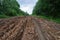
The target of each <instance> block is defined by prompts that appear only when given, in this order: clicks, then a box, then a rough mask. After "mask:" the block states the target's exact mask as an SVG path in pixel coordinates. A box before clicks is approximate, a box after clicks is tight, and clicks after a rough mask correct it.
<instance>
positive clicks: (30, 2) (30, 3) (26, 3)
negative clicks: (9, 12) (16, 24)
mask: <svg viewBox="0 0 60 40" xmlns="http://www.w3.org/2000/svg"><path fill="white" fill-rule="evenodd" d="M17 1H18V3H19V4H20V9H21V10H23V11H24V12H27V13H29V14H32V11H33V8H34V6H35V4H36V2H37V0H17Z"/></svg>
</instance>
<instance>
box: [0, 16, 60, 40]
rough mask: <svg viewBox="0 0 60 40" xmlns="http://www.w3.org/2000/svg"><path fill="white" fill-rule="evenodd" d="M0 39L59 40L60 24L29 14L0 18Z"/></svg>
mask: <svg viewBox="0 0 60 40" xmlns="http://www.w3.org/2000/svg"><path fill="white" fill-rule="evenodd" d="M0 40H60V24H57V23H55V22H52V21H48V20H45V19H43V18H36V17H31V16H25V17H23V16H21V17H12V18H8V19H0Z"/></svg>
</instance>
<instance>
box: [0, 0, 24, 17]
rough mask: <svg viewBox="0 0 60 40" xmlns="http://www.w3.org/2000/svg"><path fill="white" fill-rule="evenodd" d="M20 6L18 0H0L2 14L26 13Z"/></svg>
mask: <svg viewBox="0 0 60 40" xmlns="http://www.w3.org/2000/svg"><path fill="white" fill-rule="evenodd" d="M19 8H20V5H19V4H18V2H17V1H16V0H0V15H3V14H4V15H6V16H10V17H11V16H20V15H24V14H25V12H23V11H22V10H21V9H19Z"/></svg>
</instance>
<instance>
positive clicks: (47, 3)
mask: <svg viewBox="0 0 60 40" xmlns="http://www.w3.org/2000/svg"><path fill="white" fill-rule="evenodd" d="M33 15H45V16H51V17H53V18H58V17H59V18H60V0H38V2H37V4H36V6H35V8H34V10H33Z"/></svg>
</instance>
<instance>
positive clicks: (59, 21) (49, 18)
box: [37, 15, 60, 23]
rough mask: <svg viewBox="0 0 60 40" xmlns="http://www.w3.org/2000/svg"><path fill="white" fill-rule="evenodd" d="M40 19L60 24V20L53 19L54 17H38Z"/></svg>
mask: <svg viewBox="0 0 60 40" xmlns="http://www.w3.org/2000/svg"><path fill="white" fill-rule="evenodd" d="M37 17H38V18H44V19H47V20H49V21H54V22H56V23H60V18H52V17H47V16H42V15H41V16H37Z"/></svg>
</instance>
